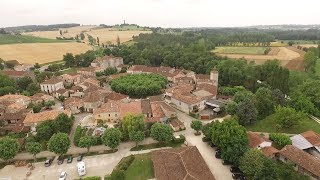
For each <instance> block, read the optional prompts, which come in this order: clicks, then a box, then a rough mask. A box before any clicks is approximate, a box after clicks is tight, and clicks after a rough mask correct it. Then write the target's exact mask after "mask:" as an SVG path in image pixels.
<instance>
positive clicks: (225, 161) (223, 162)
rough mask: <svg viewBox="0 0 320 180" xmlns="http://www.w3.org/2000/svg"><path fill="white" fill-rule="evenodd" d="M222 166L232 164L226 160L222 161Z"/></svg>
mask: <svg viewBox="0 0 320 180" xmlns="http://www.w3.org/2000/svg"><path fill="white" fill-rule="evenodd" d="M222 164H223V165H231V164H232V162H230V161H227V160H223V161H222Z"/></svg>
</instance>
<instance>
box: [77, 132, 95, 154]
mask: <svg viewBox="0 0 320 180" xmlns="http://www.w3.org/2000/svg"><path fill="white" fill-rule="evenodd" d="M95 144H96V138H95V137H93V136H84V137H81V138H80V140H79V143H78V146H79V147H81V148H87V153H89V151H90V148H91V147H92V146H93V145H95Z"/></svg>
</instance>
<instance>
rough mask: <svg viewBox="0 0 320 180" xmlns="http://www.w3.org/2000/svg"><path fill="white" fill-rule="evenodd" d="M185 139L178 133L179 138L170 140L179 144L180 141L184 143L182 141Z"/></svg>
mask: <svg viewBox="0 0 320 180" xmlns="http://www.w3.org/2000/svg"><path fill="white" fill-rule="evenodd" d="M185 140H186V137H185V136H184V135H182V134H181V135H180V138H175V137H174V138H173V139H172V142H173V143H175V144H180V143H184V141H185Z"/></svg>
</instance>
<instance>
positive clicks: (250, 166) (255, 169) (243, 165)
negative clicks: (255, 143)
mask: <svg viewBox="0 0 320 180" xmlns="http://www.w3.org/2000/svg"><path fill="white" fill-rule="evenodd" d="M265 159H266V158H265V157H264V156H263V154H262V153H261V151H260V150H258V149H250V150H248V151H247V152H245V153H244V155H243V156H242V157H241V158H240V161H239V168H240V170H241V171H242V172H243V173H244V174H245V175H246V176H248V177H250V178H251V179H256V178H257V176H258V174H259V173H260V171H261V170H262V169H263V162H264V160H265Z"/></svg>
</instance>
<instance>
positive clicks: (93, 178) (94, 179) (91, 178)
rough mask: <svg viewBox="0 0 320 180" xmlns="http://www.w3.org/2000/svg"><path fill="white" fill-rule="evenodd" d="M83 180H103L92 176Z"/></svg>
mask: <svg viewBox="0 0 320 180" xmlns="http://www.w3.org/2000/svg"><path fill="white" fill-rule="evenodd" d="M83 180H101V177H99V176H90V177H85V178H83Z"/></svg>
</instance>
